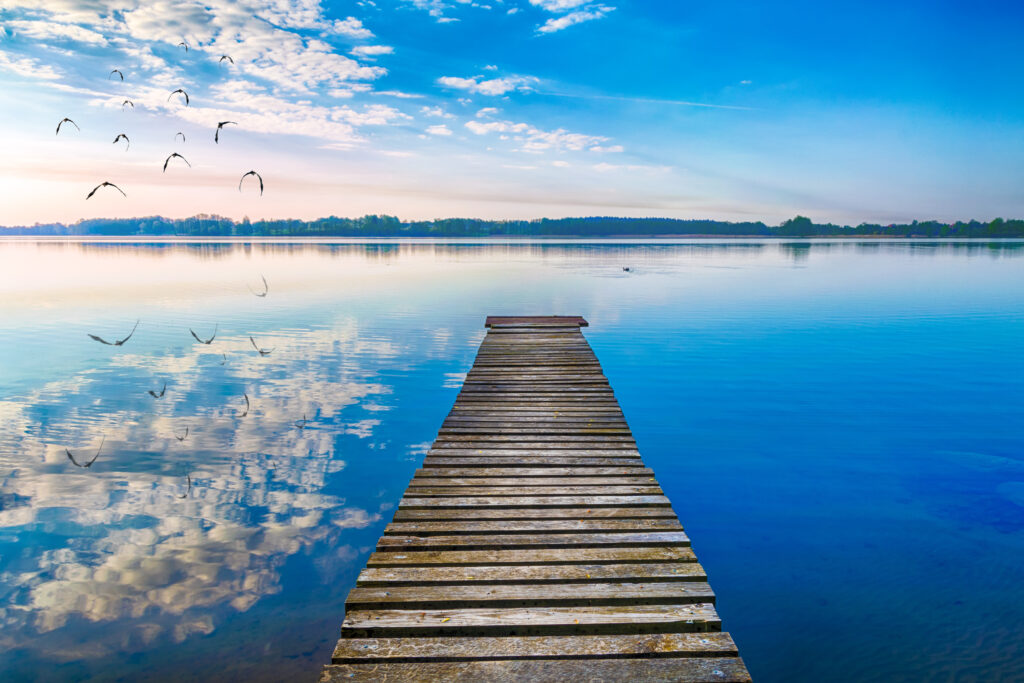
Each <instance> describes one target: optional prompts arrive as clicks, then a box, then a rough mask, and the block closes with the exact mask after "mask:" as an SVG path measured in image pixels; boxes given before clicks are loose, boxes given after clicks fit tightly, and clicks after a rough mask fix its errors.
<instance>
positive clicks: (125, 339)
mask: <svg viewBox="0 0 1024 683" xmlns="http://www.w3.org/2000/svg"><path fill="white" fill-rule="evenodd" d="M94 191H95V190H94ZM138 326H139V321H138V320H136V321H135V327H133V328H132V331H131V332H129V333H128V336H127V337H125V338H124V339H118V340H117V341H112V342H108V341H107V340H106V339H104V338H102V337H97V336H96V335H95V334H90V335H89V336H90V337H92V338H93V339H95V340H96V341H98V342H99V343H101V344H106V345H107V346H121V345H122V344H124V343H125V342H126V341H128V340H129V339H131V338H132V335H133V334H135V328H136V327H138ZM86 334H88V333H86Z"/></svg>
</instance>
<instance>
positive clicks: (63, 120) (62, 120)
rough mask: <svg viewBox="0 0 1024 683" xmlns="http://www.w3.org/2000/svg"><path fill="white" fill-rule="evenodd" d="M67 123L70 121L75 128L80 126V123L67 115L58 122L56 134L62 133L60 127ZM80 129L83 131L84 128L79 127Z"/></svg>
mask: <svg viewBox="0 0 1024 683" xmlns="http://www.w3.org/2000/svg"><path fill="white" fill-rule="evenodd" d="M65 123H70V124H71V125H72V126H74V127H75V128H78V124H77V123H75V122H74V121H72V120H71V119H69V118H68V117H66V116H65V117H64V118H62V119H61V120H60V123H58V124H57V132H56V133H54V135H58V134H59V133H60V127H61V126H63V125H64V124H65ZM78 130H79V132H81V130H82V129H81V128H78Z"/></svg>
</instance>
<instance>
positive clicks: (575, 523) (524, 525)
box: [384, 511, 683, 536]
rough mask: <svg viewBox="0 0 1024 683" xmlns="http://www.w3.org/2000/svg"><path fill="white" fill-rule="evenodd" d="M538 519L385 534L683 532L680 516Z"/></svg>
mask: <svg viewBox="0 0 1024 683" xmlns="http://www.w3.org/2000/svg"><path fill="white" fill-rule="evenodd" d="M582 517H584V519H537V520H524V521H503V522H495V521H477V520H459V521H444V522H391V523H390V524H388V525H387V527H385V529H384V533H385V534H394V535H398V536H402V535H405V536H427V535H430V536H433V535H438V536H447V535H453V534H492V533H500V534H505V535H509V534H534V533H545V532H547V533H569V532H573V533H575V532H597V531H600V532H605V533H614V532H623V531H681V530H682V528H683V525H682V524H680V523H679V520H678V519H632V520H629V519H605V518H601V517H598V518H596V519H589V517H590V515H587V514H586V511H584V512H583V515H582Z"/></svg>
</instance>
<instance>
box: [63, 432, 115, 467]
mask: <svg viewBox="0 0 1024 683" xmlns="http://www.w3.org/2000/svg"><path fill="white" fill-rule="evenodd" d="M106 440H107V437H106V436H104V437H103V438H102V439H100V447H99V448H97V449H96V455H94V456H92V460H90V461H89V462H87V463H85V464H84V465H82V464H79V462H78V461H77V460H75V456H73V455H72V454H71V451H69V450H68V449H66V448H65V449H64V452H65V453H67V454H68V460H70V461H71V462H72V463H73V464H74V465H75V467H92V464H93V463H94V462H96V458H98V457H100V451H102V450H103V442H104V441H106Z"/></svg>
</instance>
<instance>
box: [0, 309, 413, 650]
mask: <svg viewBox="0 0 1024 683" xmlns="http://www.w3.org/2000/svg"><path fill="white" fill-rule="evenodd" d="M265 338H266V339H267V340H268V341H269V342H271V343H278V344H279V345H280V346H282V347H285V346H289V347H290V348H293V349H295V351H294V353H293V355H289V353H287V352H282V353H281V354H279V355H276V357H270V358H266V359H263V358H254V357H252V356H241V355H239V360H238V361H237V362H236V363H234V364H233V366H232V367H231V369H230V372H231V373H232V375H231V376H230V377H229V378H227V379H216V380H211V379H209V378H208V376H207V374H206V373H205V372H204V369H205V368H206V367H208V363H207V361H206V360H205V359H204V356H205V355H207V354H209V353H211V351H209V350H208V349H205V348H202V349H200V348H199V347H198V345H197V346H195V347H191V350H190V351H188V352H187V353H185V354H184V355H178V356H174V355H169V356H166V357H151V356H144V355H130V354H124V355H121V356H117V357H115V358H114V361H112V363H111V364H110V366H109V367H108V368H104V369H101V370H92V371H90V372H89V373H88V377H84V376H82V377H71V378H68V379H67V380H63V381H61V382H59V383H54V385H50V386H45V387H42V388H41V389H39V390H37V391H36V392H34V393H33V394H32V395H30V396H25V397H22V399H21V400H19V401H3V402H0V418H2V419H4V421H5V424H6V425H7V426H9V427H10V428H11V429H9V430H8V431H6V432H5V434H7V435H8V436H4V437H3V438H2V439H0V472H3V473H4V475H3V476H5V478H4V479H2V480H0V535H3V532H7V535H8V536H9V534H11V533H13V534H16V535H17V537H18V538H19V539H20V540H19V545H18V547H20V548H25V547H29V548H31V547H33V542H32V539H34V538H40V539H43V540H42V541H41V543H40V544H39V547H38V548H36V549H34V550H33V551H32V552H30V553H25V552H20V553H17V554H16V555H12V554H10V553H5V555H6V557H3V558H2V559H0V595H2V596H3V597H4V606H3V607H0V624H2V625H3V629H2V635H0V647H2V648H6V649H10V648H25V647H46V646H45V645H42V644H41V643H39V642H36V639H37V638H39V634H52V635H53V638H50V639H49V640H48V641H47V642H50V643H53V642H58V641H59V642H62V641H64V640H66V639H67V638H68V637H69V636H68V635H61V633H59V631H60V629H61V628H62V627H64V626H66V625H70V624H72V623H76V624H80V623H82V622H93V623H97V622H102V623H104V626H103V627H102V628H97V629H95V630H90V631H89V643H88V647H87V648H85V647H84V646H82V647H79V646H78V645H73V646H71V647H70V648H68V649H67V650H65V649H64V647H63V646H62V647H61V648H60V650H61V653H62V656H68V657H96V656H100V655H103V654H106V653H109V652H112V651H117V650H119V649H123V648H125V647H126V645H125V643H127V642H129V641H138V642H141V643H145V642H150V641H152V640H154V639H156V638H164V639H166V638H170V639H173V640H177V641H181V640H183V639H185V638H187V637H188V636H189V635H190V634H193V633H209V632H211V631H212V630H213V628H214V623H215V619H217V618H218V617H219V616H220V615H221V614H223V613H224V612H225V611H228V612H230V611H244V610H247V609H249V608H250V607H251V606H252V605H253V604H255V603H256V602H257V601H258V600H260V599H261V598H262V597H264V596H267V595H271V594H274V593H276V592H279V591H280V590H281V584H280V568H281V567H282V566H283V564H284V563H285V561H286V560H287V559H288V558H289V557H290V556H293V555H295V554H296V553H300V552H310V551H311V549H312V547H313V546H314V545H316V544H321V543H329V544H332V545H338V544H339V537H340V535H341V533H342V530H344V529H347V528H363V527H366V526H369V525H370V524H372V523H374V522H376V521H377V520H378V519H379V518H380V515H379V513H374V512H369V511H366V510H363V509H360V508H358V507H352V506H346V505H345V504H344V500H342V499H340V498H338V497H336V496H334V495H328V494H325V493H323V490H324V486H325V483H326V482H327V479H328V477H329V476H330V475H331V474H332V473H335V472H338V471H340V470H341V469H342V468H344V467H345V462H344V461H342V460H340V459H339V458H338V457H337V455H336V452H335V448H336V443H337V441H338V435H339V433H342V434H344V433H348V434H351V435H353V437H355V438H367V437H369V436H371V434H372V431H373V429H374V427H375V426H376V425H377V424H379V421H378V420H373V419H362V420H357V421H354V422H352V423H351V424H348V425H345V424H343V423H342V424H340V425H333V426H332V429H330V430H328V429H321V428H307V429H305V430H302V431H299V430H296V429H294V428H293V426H292V425H293V420H294V417H295V413H296V412H298V413H300V414H301V412H302V411H305V412H307V413H308V414H309V415H311V416H313V415H316V416H318V418H322V419H324V420H329V419H330V420H332V421H333V420H335V419H337V418H338V417H339V416H340V415H341V413H342V411H343V410H344V408H345V407H346V406H350V405H353V404H356V403H358V402H360V401H362V400H363V399H366V398H370V397H378V396H383V395H386V394H387V393H389V388H388V387H386V386H384V385H383V384H380V383H378V382H374V381H370V380H371V379H372V377H367V376H365V375H366V374H368V373H367V372H366V371H360V370H358V369H356V368H352V367H347V366H345V365H343V364H342V363H340V362H339V361H338V358H339V357H341V356H344V355H350V354H355V353H363V354H373V355H375V356H376V357H381V358H389V357H392V356H394V355H395V354H396V353H397V350H396V349H395V348H394V347H393V346H391V345H390V344H389V343H387V342H381V341H367V340H361V339H360V338H359V337H358V335H357V334H356V332H355V330H354V328H352V327H351V326H349V327H339V328H337V329H332V330H327V331H312V332H301V333H300V332H294V331H289V332H288V333H280V334H278V335H272V334H267V335H265ZM223 343H224V345H225V348H228V349H229V350H230V349H231V348H233V347H234V346H238V347H239V348H244V345H245V344H247V343H248V341H247V340H242V339H232V338H225V339H224V340H223ZM229 352H230V351H229ZM218 354H219V351H218ZM125 373H129V374H133V375H135V376H137V377H138V379H139V380H140V384H145V383H147V382H150V381H151V379H152V378H153V377H156V376H172V377H174V378H175V388H174V391H173V392H170V391H169V392H168V394H167V397H166V399H165V400H163V401H160V402H154V401H148V402H143V403H139V402H135V403H134V404H132V403H131V402H129V403H115V404H113V405H114V407H113V408H112V409H111V410H109V411H108V412H106V413H105V414H103V415H94V414H89V413H83V411H82V410H81V409H80V406H81V405H82V404H88V403H90V402H91V401H92V400H93V399H94V398H95V396H94V392H95V391H97V390H100V388H102V387H109V384H108V380H109V379H110V378H111V377H114V376H117V375H124V374H125ZM235 384H238V385H239V386H252V387H254V388H253V389H251V391H252V393H251V394H250V397H251V398H252V399H253V409H252V410H251V411H250V414H249V416H247V417H246V418H244V419H242V418H239V417H237V411H235V410H234V409H233V406H227V407H226V406H225V400H224V396H223V389H224V386H225V385H229V386H233V385H235ZM378 407H379V406H378ZM183 420H185V421H188V422H189V423H190V424H193V425H194V435H193V437H192V439H191V440H190V441H188V442H185V443H184V444H179V443H177V442H176V441H175V440H173V439H171V438H170V437H169V435H170V434H171V433H172V431H173V428H174V426H175V425H180V424H181V423H182V421H183ZM100 434H104V435H106V439H107V440H106V447H105V455H104V457H103V458H101V460H99V461H98V462H97V465H96V466H95V467H93V468H92V469H90V470H89V471H85V470H78V469H76V468H69V467H68V466H67V462H66V457H65V455H64V452H63V444H65V443H90V442H91V441H92V440H94V439H95V440H98V438H99V435H100ZM139 449H146V450H139ZM186 472H188V473H190V476H191V479H192V490H191V492H190V494H189V495H188V496H187V497H186V498H184V499H182V498H179V496H180V495H182V494H184V493H185V492H186V488H185V481H184V474H185V473H186ZM8 473H9V474H8ZM0 543H3V541H2V540H0ZM2 547H3V546H0V548H2ZM341 550H342V551H344V548H342V549H341ZM353 552H354V551H351V550H350V551H349V553H350V554H351V553H353ZM72 632H74V631H72ZM54 638H55V639H56V641H54Z"/></svg>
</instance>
